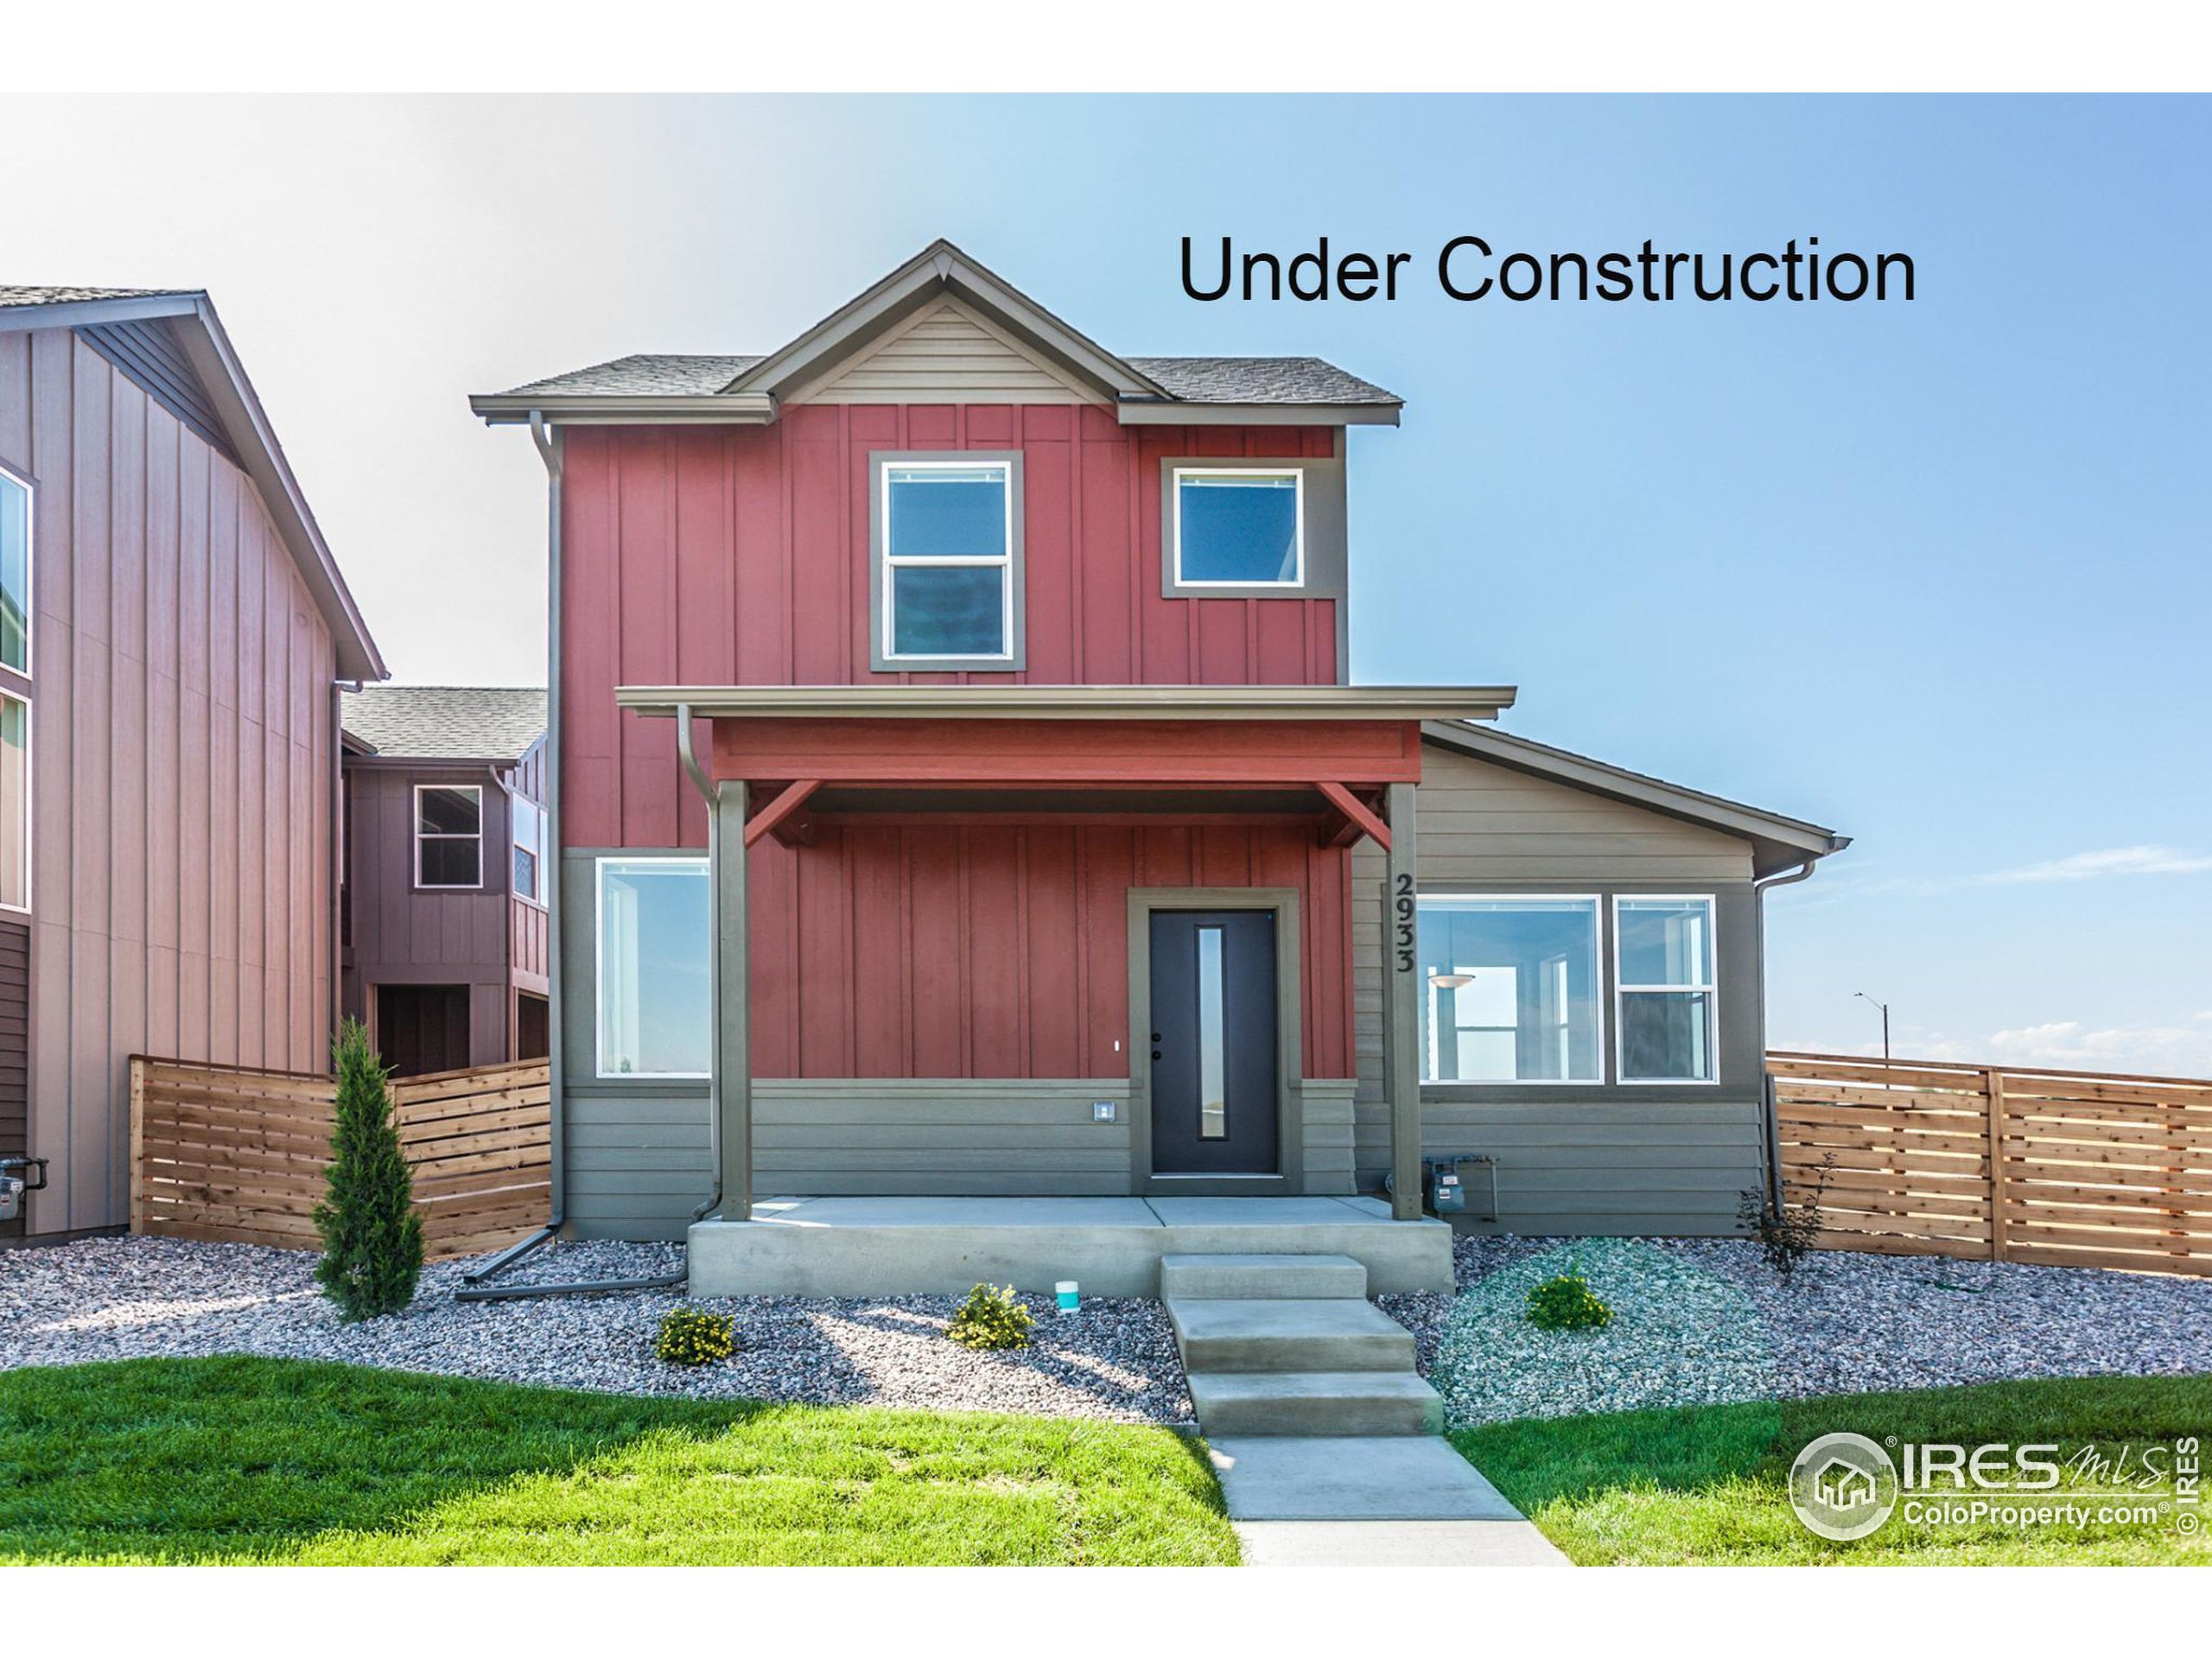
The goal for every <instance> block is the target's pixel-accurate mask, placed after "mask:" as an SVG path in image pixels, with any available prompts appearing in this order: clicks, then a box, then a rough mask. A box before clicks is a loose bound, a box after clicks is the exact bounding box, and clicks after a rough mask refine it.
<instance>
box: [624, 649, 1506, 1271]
mask: <svg viewBox="0 0 2212 1659" xmlns="http://www.w3.org/2000/svg"><path fill="white" fill-rule="evenodd" d="M619 700H620V702H621V703H622V704H623V706H624V707H626V708H627V709H631V710H632V711H633V712H636V713H639V714H642V715H662V716H667V717H671V718H673V719H674V720H675V721H676V722H677V734H678V746H679V750H680V752H681V753H682V757H683V761H684V764H685V767H686V770H687V771H688V772H689V773H690V778H691V780H692V783H693V785H694V786H695V787H696V790H697V791H698V793H699V795H700V796H701V797H702V798H703V799H704V800H705V801H706V803H707V804H708V806H709V817H710V821H711V825H712V829H711V833H710V836H709V855H710V871H711V886H712V891H713V905H712V909H713V916H714V950H713V963H714V982H713V988H712V994H711V997H712V1006H713V1032H712V1035H713V1056H712V1065H711V1069H710V1072H709V1077H708V1079H707V1084H708V1087H709V1090H710V1099H709V1113H710V1118H711V1122H712V1124H713V1126H714V1146H713V1149H712V1156H713V1162H714V1166H715V1174H716V1190H715V1194H714V1199H713V1202H712V1203H711V1204H710V1205H708V1206H705V1207H704V1209H703V1211H702V1214H703V1215H704V1216H705V1217H706V1220H705V1221H704V1222H703V1223H702V1224H701V1225H698V1226H696V1227H694V1228H693V1230H692V1232H691V1243H692V1250H693V1255H692V1262H693V1267H692V1274H693V1284H694V1286H695V1287H696V1288H700V1289H702V1290H703V1289H707V1288H709V1287H719V1289H720V1290H721V1292H722V1293H723V1294H732V1293H744V1292H762V1293H765V1292H768V1291H772V1290H782V1291H785V1292H794V1293H797V1292H806V1293H809V1294H887V1293H890V1292H891V1291H893V1289H896V1288H904V1289H908V1290H914V1291H919V1290H923V1289H930V1290H938V1291H942V1290H948V1289H964V1288H966V1287H968V1286H969V1285H972V1284H974V1283H976V1282H977V1281H979V1280H981V1279H985V1278H995V1279H996V1280H997V1281H999V1282H1001V1283H1004V1282H1014V1283H1016V1284H1019V1285H1024V1286H1037V1287H1049V1286H1050V1284H1052V1282H1055V1281H1058V1280H1060V1279H1065V1278H1070V1277H1073V1278H1076V1279H1077V1280H1078V1281H1083V1280H1084V1279H1085V1276H1086V1274H1089V1275H1090V1276H1091V1279H1092V1281H1093V1282H1094V1283H1097V1282H1100V1280H1099V1276H1100V1275H1103V1284H1104V1285H1107V1286H1113V1287H1120V1288H1118V1289H1116V1290H1114V1291H1113V1292H1112V1293H1111V1294H1154V1288H1155V1281H1156V1277H1157V1263H1158V1261H1159V1258H1160V1256H1161V1255H1166V1254H1174V1253H1186V1252H1201V1253H1218V1252H1220V1251H1223V1250H1229V1251H1234V1250H1236V1249H1241V1248H1244V1246H1243V1244H1240V1243H1238V1242H1237V1241H1238V1240H1240V1239H1243V1238H1245V1237H1246V1236H1248V1235H1249V1236H1251V1237H1252V1238H1253V1239H1254V1240H1255V1241H1257V1242H1256V1243H1254V1245H1253V1248H1264V1249H1267V1250H1268V1251H1272V1252H1276V1253H1281V1252H1286V1251H1290V1252H1297V1251H1322V1252H1328V1253H1343V1254H1348V1255H1355V1256H1357V1257H1358V1258H1359V1259H1361V1260H1363V1261H1364V1260H1366V1254H1364V1253H1363V1250H1362V1249H1351V1247H1350V1243H1349V1242H1348V1239H1349V1240H1354V1241H1356V1240H1357V1239H1368V1240H1370V1241H1373V1242H1370V1243H1368V1244H1367V1245H1366V1246H1364V1247H1363V1248H1364V1250H1366V1251H1371V1252H1372V1253H1374V1254H1375V1255H1376V1267H1377V1270H1378V1274H1379V1275H1380V1278H1381V1280H1383V1281H1387V1282H1389V1283H1390V1284H1392V1285H1394V1286H1395V1285H1399V1284H1404V1285H1407V1286H1408V1287H1410V1286H1411V1285H1412V1284H1414V1283H1416V1282H1423V1283H1426V1282H1433V1283H1448V1282H1449V1276H1450V1265H1449V1257H1450V1252H1449V1245H1448V1237H1447V1236H1446V1235H1445V1233H1444V1231H1443V1230H1442V1229H1441V1228H1440V1227H1435V1226H1433V1224H1427V1225H1423V1224H1419V1218H1420V1216H1421V1164H1420V1147H1421V1123H1420V1100H1419V1093H1418V1089H1417V1086H1416V1079H1417V1077H1418V1073H1419V1068H1418V1056H1417V1053H1416V1047H1415V1008H1416V995H1417V991H1416V988H1415V987H1414V959H1415V953H1414V950H1413V949H1412V945H1413V939H1412V931H1413V922H1414V886H1415V883H1414V792H1415V789H1416V786H1417V785H1418V783H1419V779H1420V775H1421V731H1420V722H1421V720H1423V719H1440V718H1467V717H1471V716H1488V715H1492V714H1494V713H1495V712H1496V711H1497V709H1498V708H1499V707H1501V706H1503V703H1504V702H1507V701H1510V693H1508V692H1503V691H1501V690H1497V689H1488V690H1400V689H1390V688H1353V687H1341V686H1325V687H1305V686H1300V687H1230V688H1206V687H1182V686H1178V687H1156V688H1147V687H1135V688H1122V687H1110V688H1100V687H1050V686H1020V685H1016V686H1006V685H994V686H988V687H974V686H961V685H893V684H880V685H879V684H871V685H866V686H840V687H811V688H810V687H798V688H790V687H736V688H722V689H715V688H700V689H690V688H686V689H668V688H664V689H628V690H623V691H621V692H620V694H619ZM702 732H704V733H706V734H710V738H711V741H710V743H708V744H704V745H702V744H700V743H698V741H697V737H698V736H699V735H700V734H701V733H702ZM1363 839H1369V840H1372V841H1373V842H1376V844H1377V845H1378V847H1379V848H1380V849H1382V850H1383V853H1384V854H1385V858H1386V867H1387V874H1386V881H1385V888H1386V892H1385V893H1384V895H1383V897H1384V899H1385V903H1386V909H1387V911H1388V913H1389V918H1391V919H1390V921H1389V924H1388V925H1389V926H1390V927H1392V928H1393V930H1394V934H1395V933H1402V935H1403V938H1402V940H1400V941H1399V942H1400V944H1402V947H1403V948H1402V949H1399V950H1390V951H1389V952H1388V953H1387V954H1386V962H1385V972H1384V976H1383V980H1384V983H1383V998H1384V1003H1385V1008H1386V1011H1387V1025H1386V1033H1387V1040H1386V1053H1385V1064H1384V1067H1383V1072H1384V1077H1385V1082H1386V1087H1387V1091H1388V1094H1389V1123H1390V1144H1391V1152H1392V1156H1391V1166H1390V1167H1391V1172H1392V1178H1393V1179H1392V1194H1391V1197H1390V1198H1389V1199H1388V1200H1387V1201H1377V1200H1375V1199H1372V1198H1367V1199H1361V1198H1357V1197H1356V1196H1355V1194H1354V1182H1353V1170H1352V1161H1351V1135H1350V1122H1351V1089H1352V1084H1351V1079H1352V1077H1353V1076H1354V1070H1355V1068H1354V1039H1353V1026H1354V1021H1353V1003H1354V994H1353V988H1352V983H1351V979H1352V976H1351V957H1352V950H1351V933H1350V912H1351V905H1350V902H1349V900H1350V893H1351V860H1350V849H1351V847H1352V846H1353V845H1354V844H1355V843H1357V842H1360V841H1361V840H1363ZM1339 1120H1341V1121H1339ZM774 1192H785V1193H790V1192H797V1193H798V1194H801V1195H810V1196H802V1197H799V1198H779V1199H775V1200H773V1201H772V1202H771V1201H766V1200H763V1199H762V1198H761V1196H760V1195H762V1194H766V1193H774ZM1100 1205H1103V1206H1107V1207H1106V1208H1090V1207H1089V1206H1100ZM1205 1205H1226V1206H1228V1207H1227V1208H1217V1209H1213V1210H1207V1209H1205V1208H1204V1207H1203V1206H1205ZM1267 1205H1276V1206H1287V1207H1278V1208H1274V1209H1272V1210H1270V1209H1266V1208H1264V1207H1262V1208H1255V1207H1253V1206H1267ZM1055 1206H1057V1207H1055ZM1069 1206H1072V1207H1069ZM1191 1206H1200V1207H1199V1208H1192V1207H1191ZM1393 1224H1416V1225H1414V1227H1412V1228H1411V1229H1409V1230H1408V1231H1410V1232H1414V1233H1418V1234H1420V1235H1421V1238H1420V1239H1415V1238H1412V1237H1408V1238H1407V1239H1405V1240H1403V1241H1402V1242H1398V1243H1383V1242H1380V1241H1381V1240H1382V1239H1383V1236H1384V1235H1386V1234H1389V1232H1391V1231H1392V1230H1393ZM1348 1230H1349V1232H1348ZM1378 1230H1380V1231H1378ZM1262 1232H1263V1233H1264V1238H1262V1237H1261V1234H1262ZM1294 1238H1299V1239H1300V1240H1301V1242H1296V1243H1294V1242H1293V1240H1294ZM1192 1239H1196V1240H1198V1242H1196V1243H1193V1242H1191V1240H1192ZM1209 1240H1211V1242H1207V1241H1209ZM1424 1241H1426V1242H1424ZM955 1280H957V1281H959V1282H958V1283H957V1284H956V1283H954V1282H953V1281H955Z"/></svg>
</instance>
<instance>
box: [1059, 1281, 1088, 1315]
mask: <svg viewBox="0 0 2212 1659" xmlns="http://www.w3.org/2000/svg"><path fill="white" fill-rule="evenodd" d="M1052 1289H1053V1292H1054V1293H1055V1294H1057V1295H1058V1298H1059V1303H1060V1312H1061V1313H1075V1312H1077V1310H1078V1309H1080V1308H1081V1307H1082V1306H1083V1303H1082V1301H1081V1300H1080V1299H1079V1298H1078V1297H1077V1294H1076V1284H1075V1281H1074V1280H1072V1279H1063V1280H1061V1281H1059V1282H1058V1284H1056V1285H1054V1286H1053V1287H1052Z"/></svg>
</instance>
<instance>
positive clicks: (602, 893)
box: [554, 853, 719, 1083]
mask: <svg viewBox="0 0 2212 1659" xmlns="http://www.w3.org/2000/svg"><path fill="white" fill-rule="evenodd" d="M610 864H653V865H665V866H668V867H669V868H677V867H679V866H691V867H695V868H698V869H702V870H708V871H709V876H708V881H709V893H708V900H707V902H708V905H709V910H710V912H711V908H712V906H713V904H714V896H713V891H712V882H713V879H714V878H713V875H712V873H711V866H710V865H709V861H708V860H706V859H704V858H692V857H684V858H658V857H640V856H639V855H637V854H634V853H618V854H609V855H606V856H604V857H601V858H594V860H592V861H591V866H592V880H591V887H592V892H591V934H592V941H591V971H592V985H591V1064H592V1071H593V1072H594V1074H595V1075H596V1076H597V1077H598V1078H599V1079H600V1081H601V1082H602V1083H666V1082H679V1083H680V1082H696V1081H699V1080H701V1079H703V1078H708V1077H712V1076H713V1075H714V1073H712V1072H711V1071H608V1070H607V1055H606V1052H605V1050H604V1047H603V1046H602V1045H601V1041H600V1037H601V1032H602V1030H603V1029H604V1027H603V1022H602V1021H601V1014H602V1013H603V1012H604V1011H605V1004H604V1002H603V1001H602V1000H601V999H602V998H604V997H605V995H606V994H607V925H606V924H607V867H608V866H609V865H610ZM711 920H712V918H711V915H710V921H711ZM715 925H719V924H715ZM714 949H715V944H714V934H713V932H712V931H711V929H710V931H709V934H708V950H709V951H710V952H711V951H712V950H714ZM711 1017H712V1009H711V1006H710V1007H709V1018H711ZM713 1036H714V1033H712V1032H709V1033H708V1040H709V1052H713V1051H712V1042H713ZM554 1040H556V1041H557V1040H558V1039H557V1037H556V1039H554Z"/></svg>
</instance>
